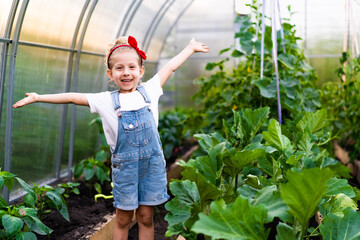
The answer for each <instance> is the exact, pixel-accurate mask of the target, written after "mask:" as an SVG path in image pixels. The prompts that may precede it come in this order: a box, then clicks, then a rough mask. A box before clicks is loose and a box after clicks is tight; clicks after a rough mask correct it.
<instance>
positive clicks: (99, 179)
mask: <svg viewBox="0 0 360 240" xmlns="http://www.w3.org/2000/svg"><path fill="white" fill-rule="evenodd" d="M107 158H108V152H105V151H104V150H100V151H99V152H97V153H96V156H95V159H94V158H93V157H90V158H88V159H84V160H82V161H81V162H80V163H79V164H76V165H75V166H74V177H75V179H79V178H80V177H81V176H82V175H84V179H85V183H86V184H87V185H88V186H89V189H90V190H91V189H95V190H96V192H97V193H101V192H102V188H101V185H102V184H104V182H105V181H108V182H110V168H109V167H108V166H106V165H105V163H104V162H106V161H107Z"/></svg>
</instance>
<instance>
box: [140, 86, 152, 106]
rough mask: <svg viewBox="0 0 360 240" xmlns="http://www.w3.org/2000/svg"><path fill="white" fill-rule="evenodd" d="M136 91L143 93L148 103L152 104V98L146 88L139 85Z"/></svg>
mask: <svg viewBox="0 0 360 240" xmlns="http://www.w3.org/2000/svg"><path fill="white" fill-rule="evenodd" d="M136 90H138V91H139V92H140V93H141V95H142V96H143V98H144V100H145V102H146V103H151V100H150V97H149V95H148V93H147V92H146V90H145V88H144V86H142V85H139V86H138V87H137V88H136Z"/></svg>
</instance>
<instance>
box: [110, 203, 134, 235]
mask: <svg viewBox="0 0 360 240" xmlns="http://www.w3.org/2000/svg"><path fill="white" fill-rule="evenodd" d="M133 216H134V210H131V211H124V210H121V209H116V217H115V224H114V236H113V239H114V240H127V239H128V234H129V228H130V223H131V220H132V218H133Z"/></svg>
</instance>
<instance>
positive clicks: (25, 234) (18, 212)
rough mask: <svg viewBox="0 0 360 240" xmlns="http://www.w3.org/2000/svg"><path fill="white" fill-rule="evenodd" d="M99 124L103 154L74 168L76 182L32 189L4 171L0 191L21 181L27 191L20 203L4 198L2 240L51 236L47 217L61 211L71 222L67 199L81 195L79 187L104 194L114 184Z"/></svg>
mask: <svg viewBox="0 0 360 240" xmlns="http://www.w3.org/2000/svg"><path fill="white" fill-rule="evenodd" d="M89 124H90V125H93V124H95V125H97V126H98V130H99V136H100V140H101V143H100V146H99V151H98V152H97V153H96V154H95V156H94V157H89V158H86V159H83V160H82V161H80V162H79V163H78V164H75V166H74V168H73V172H74V178H75V180H76V182H67V183H59V184H57V186H56V187H55V188H54V187H52V186H49V185H42V186H40V185H36V184H33V186H32V187H30V186H29V185H28V184H27V183H26V182H25V181H24V180H22V179H21V178H19V177H17V176H16V175H15V174H13V173H9V172H6V171H0V190H1V189H2V188H3V186H6V187H7V189H8V190H9V191H11V189H12V188H13V186H14V183H15V181H17V182H18V183H19V184H20V186H21V187H22V189H21V190H22V191H23V192H26V194H25V195H24V197H23V199H22V200H20V201H19V202H18V203H13V204H8V203H7V202H6V201H5V199H3V198H2V197H0V219H1V224H0V238H1V239H16V240H20V239H26V240H33V239H37V236H36V234H39V235H48V236H49V235H50V234H51V232H53V229H50V228H49V227H47V226H46V225H45V224H44V223H43V219H44V217H45V216H46V215H48V214H50V213H51V212H52V211H58V212H59V213H60V214H61V216H62V217H63V218H64V219H66V220H67V221H69V222H70V219H69V213H68V208H67V199H68V198H69V197H70V195H71V194H75V195H78V194H80V192H79V189H78V188H77V187H78V186H79V185H80V184H85V185H86V186H87V187H88V189H89V190H90V193H89V194H90V195H91V196H93V195H95V194H96V193H97V194H101V193H102V188H103V186H104V185H105V184H110V167H109V165H110V164H109V147H108V145H107V143H106V139H105V135H104V131H103V128H102V124H101V120H100V119H99V118H96V119H94V120H93V121H91V122H90V123H89Z"/></svg>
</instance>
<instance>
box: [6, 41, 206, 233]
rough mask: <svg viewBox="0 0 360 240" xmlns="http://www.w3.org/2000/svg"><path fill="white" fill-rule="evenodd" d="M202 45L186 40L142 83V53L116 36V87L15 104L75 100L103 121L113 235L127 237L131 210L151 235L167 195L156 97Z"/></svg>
mask: <svg viewBox="0 0 360 240" xmlns="http://www.w3.org/2000/svg"><path fill="white" fill-rule="evenodd" d="M208 51H209V48H208V47H207V46H205V44H203V43H200V42H197V41H195V40H194V39H192V40H191V41H190V43H189V44H188V45H187V46H186V47H185V48H184V49H183V50H182V51H181V52H180V53H179V54H178V55H176V56H175V57H174V58H172V59H171V60H170V61H169V62H168V63H167V64H166V65H165V66H164V67H163V68H162V69H160V71H159V72H158V73H157V74H156V75H155V76H154V77H153V78H151V79H150V80H149V81H147V82H146V83H142V84H139V83H140V81H141V78H142V76H143V75H144V71H145V69H144V66H143V60H145V59H146V55H145V53H144V52H143V51H142V50H140V49H139V48H138V46H137V42H136V40H135V38H133V37H131V36H129V37H128V38H125V37H123V38H119V39H118V40H117V41H116V42H115V44H113V45H112V46H111V48H110V49H109V51H108V54H107V57H106V60H105V63H106V66H107V68H108V69H107V75H108V76H109V78H110V80H112V81H114V83H115V84H116V86H117V87H118V88H119V89H118V91H114V92H101V93H96V94H84V93H60V94H46V95H38V94H36V93H26V94H25V95H26V96H27V97H26V98H24V99H22V100H20V101H18V102H17V103H15V104H14V105H13V107H14V108H18V107H22V106H25V105H27V104H31V103H34V102H47V103H73V104H77V105H83V106H88V107H89V108H90V111H91V112H92V113H98V114H99V115H100V117H101V119H102V123H103V128H104V132H105V136H106V140H107V142H108V144H109V146H110V148H111V153H112V158H111V161H112V167H113V169H112V181H113V184H114V188H113V196H114V206H115V207H116V223H115V226H114V239H124V240H126V239H127V238H128V231H129V226H130V222H131V220H132V216H133V214H134V210H135V209H136V218H137V221H138V226H139V239H143V240H144V239H147V240H148V239H153V238H154V223H153V212H154V206H156V205H160V204H162V203H164V202H166V201H167V200H168V198H169V196H168V194H167V188H166V171H165V159H164V155H163V152H162V147H161V142H160V138H159V134H158V131H157V123H158V100H159V97H160V96H161V95H162V94H163V91H162V86H163V85H164V84H165V82H166V81H167V80H168V79H169V77H170V76H171V74H172V73H173V72H174V71H175V70H176V69H177V68H179V67H180V66H181V65H182V64H183V63H184V62H185V61H186V60H187V59H188V58H189V57H190V56H191V55H192V54H193V53H194V52H205V53H206V52H208Z"/></svg>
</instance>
